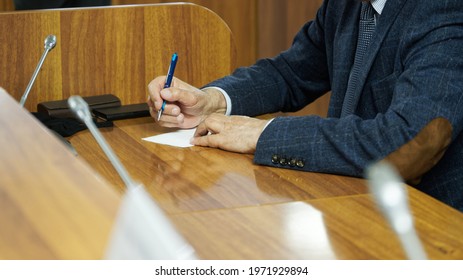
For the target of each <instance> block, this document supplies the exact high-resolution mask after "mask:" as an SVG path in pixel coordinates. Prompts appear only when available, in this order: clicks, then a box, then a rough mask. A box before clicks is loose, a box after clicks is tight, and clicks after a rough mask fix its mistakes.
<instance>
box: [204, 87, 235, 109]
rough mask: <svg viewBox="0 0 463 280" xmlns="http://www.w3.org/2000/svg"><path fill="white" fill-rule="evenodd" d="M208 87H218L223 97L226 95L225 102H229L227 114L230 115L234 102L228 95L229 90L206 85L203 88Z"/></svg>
mask: <svg viewBox="0 0 463 280" xmlns="http://www.w3.org/2000/svg"><path fill="white" fill-rule="evenodd" d="M208 88H211V89H216V90H218V91H220V92H221V93H222V95H223V97H225V102H226V103H227V110H226V112H225V116H230V115H231V110H232V103H231V99H230V96H228V94H227V92H226V91H225V90H223V89H221V88H219V87H206V88H203V89H208Z"/></svg>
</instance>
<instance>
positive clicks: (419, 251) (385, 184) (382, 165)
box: [366, 161, 427, 260]
mask: <svg viewBox="0 0 463 280" xmlns="http://www.w3.org/2000/svg"><path fill="white" fill-rule="evenodd" d="M366 177H367V179H368V183H369V186H370V191H371V192H372V193H373V196H374V197H375V200H376V202H377V204H378V205H379V208H380V209H381V211H382V213H383V215H384V216H385V217H386V219H387V221H388V222H389V224H390V225H391V227H392V229H393V230H394V232H395V233H396V234H397V236H398V237H399V240H400V242H401V244H402V247H403V248H404V250H405V253H406V255H407V257H408V258H409V259H412V260H425V259H427V256H426V253H425V251H424V249H423V246H422V244H421V241H420V239H419V237H418V235H417V234H416V231H415V227H414V223H413V217H412V214H411V212H410V209H409V206H408V197H407V191H406V188H405V186H404V183H403V182H402V179H401V178H400V176H399V175H398V173H397V171H396V170H395V169H394V168H393V166H392V165H390V164H388V163H386V162H384V161H382V162H378V163H375V164H373V165H371V166H369V167H368V168H367V170H366Z"/></svg>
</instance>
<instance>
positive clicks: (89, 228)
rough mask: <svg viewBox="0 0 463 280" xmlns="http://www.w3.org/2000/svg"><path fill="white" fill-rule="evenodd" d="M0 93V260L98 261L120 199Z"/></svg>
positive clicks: (102, 253)
mask: <svg viewBox="0 0 463 280" xmlns="http://www.w3.org/2000/svg"><path fill="white" fill-rule="evenodd" d="M15 103H16V102H15V101H14V100H13V99H12V98H11V97H10V96H8V95H7V93H6V92H4V91H3V89H1V88H0V108H1V110H0V127H1V128H0V151H1V152H0V154H1V160H0V172H1V175H0V207H1V210H0V259H99V258H102V257H103V255H104V252H105V249H106V246H107V243H108V241H107V240H108V237H109V234H110V230H111V227H112V223H113V219H114V216H115V214H116V211H117V207H118V204H119V200H120V198H119V196H118V194H117V193H116V192H115V191H114V188H112V187H111V186H109V185H108V184H107V183H106V182H105V181H104V180H103V179H102V178H101V177H100V176H98V175H96V173H95V172H94V171H93V170H92V169H91V168H90V167H89V166H88V165H87V164H85V163H84V162H83V161H81V160H79V159H77V158H75V157H74V156H73V155H72V154H71V153H70V152H69V151H68V150H67V148H66V147H65V146H64V145H63V144H62V143H61V142H60V141H59V140H57V139H56V138H55V137H54V135H52V134H51V132H50V131H49V130H47V129H46V128H44V127H43V126H42V125H40V124H39V122H38V121H37V120H36V119H35V118H34V117H33V116H32V115H30V114H29V113H28V112H26V111H25V110H22V109H21V108H20V107H19V106H18V104H15Z"/></svg>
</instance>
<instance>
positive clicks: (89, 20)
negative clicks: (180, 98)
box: [0, 4, 235, 111]
mask: <svg viewBox="0 0 463 280" xmlns="http://www.w3.org/2000/svg"><path fill="white" fill-rule="evenodd" d="M0 28H1V29H2V30H8V32H1V33H0V59H1V61H2V63H1V65H0V73H2V75H0V85H2V86H3V87H4V88H5V89H6V90H7V91H8V92H9V93H10V94H11V95H13V96H14V97H15V99H16V100H19V99H20V97H21V96H22V94H23V92H24V90H25V88H26V86H27V84H28V82H29V79H30V77H31V76H32V73H33V72H34V69H35V67H36V65H37V63H38V61H39V58H40V56H41V55H42V52H43V50H44V46H43V41H44V39H45V37H46V36H47V35H49V34H55V35H56V36H57V45H56V47H55V49H53V50H52V51H51V52H50V53H49V54H48V57H47V59H46V60H45V63H44V64H43V67H42V70H41V72H40V73H39V75H38V78H37V81H36V84H35V85H34V87H33V88H32V91H31V93H30V95H29V99H28V101H27V103H26V108H28V109H29V110H31V111H36V105H37V103H39V102H42V101H47V100H58V99H64V98H67V97H69V96H70V95H82V96H88V95H99V94H105V93H113V94H115V95H117V96H119V97H120V98H121V100H122V103H123V104H130V103H139V102H144V101H145V100H146V97H147V89H146V88H147V85H148V83H149V81H151V80H152V79H153V78H154V77H155V76H159V75H165V74H166V73H167V69H168V67H169V61H170V58H171V56H172V54H173V53H174V52H177V53H178V55H179V62H178V65H177V69H176V72H175V76H176V77H178V78H180V79H183V80H185V81H188V82H190V83H192V84H194V85H196V86H201V85H203V84H205V83H207V82H209V81H211V80H213V79H216V78H219V77H222V76H224V75H227V74H229V73H230V72H231V71H232V70H233V69H234V65H235V46H234V42H233V40H232V35H231V32H230V30H229V28H228V27H227V25H226V24H225V23H224V22H223V21H222V19H220V18H219V17H218V16H217V15H216V14H214V13H213V12H211V11H210V10H208V9H206V8H203V7H201V6H197V5H193V4H166V5H134V6H111V7H103V8H86V9H62V10H41V11H27V12H10V13H0Z"/></svg>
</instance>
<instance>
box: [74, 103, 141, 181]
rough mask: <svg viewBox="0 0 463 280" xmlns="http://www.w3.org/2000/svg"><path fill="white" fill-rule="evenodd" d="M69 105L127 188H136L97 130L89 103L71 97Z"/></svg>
mask: <svg viewBox="0 0 463 280" xmlns="http://www.w3.org/2000/svg"><path fill="white" fill-rule="evenodd" d="M68 104H69V107H70V108H71V110H73V111H74V113H75V114H76V116H77V117H78V118H79V119H81V120H82V121H83V122H84V123H85V125H86V126H87V127H88V129H89V130H90V133H92V135H93V137H94V138H95V140H96V141H97V142H98V145H100V147H101V149H102V150H103V152H104V153H105V154H106V156H107V157H108V159H109V161H110V162H111V164H112V165H113V166H114V168H115V169H116V171H117V173H118V174H119V176H120V177H121V179H122V181H124V184H125V185H126V186H127V188H135V187H136V186H137V185H138V184H136V183H135V182H134V181H133V180H132V178H131V177H130V175H129V173H128V172H127V170H126V169H125V168H124V166H123V165H122V163H121V162H120V161H119V159H118V158H117V156H116V154H115V153H114V151H113V150H112V149H111V147H110V146H109V145H108V143H107V142H106V140H105V139H104V137H103V136H102V135H101V132H100V131H99V130H98V129H97V127H96V125H95V123H94V122H93V120H92V115H91V113H90V109H89V107H88V104H87V102H85V101H84V100H83V98H82V97H80V96H77V95H76V96H71V97H69V99H68Z"/></svg>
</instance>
